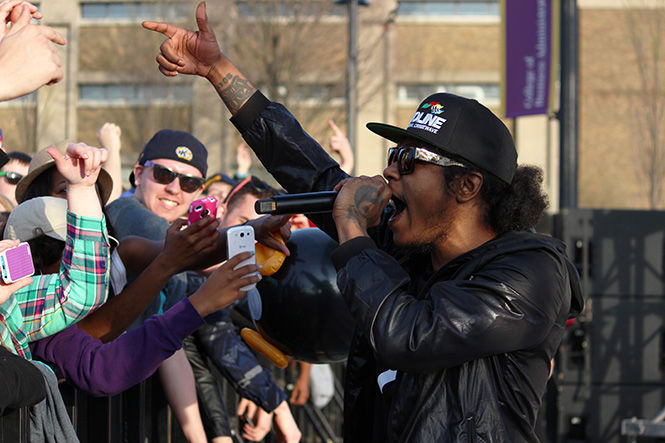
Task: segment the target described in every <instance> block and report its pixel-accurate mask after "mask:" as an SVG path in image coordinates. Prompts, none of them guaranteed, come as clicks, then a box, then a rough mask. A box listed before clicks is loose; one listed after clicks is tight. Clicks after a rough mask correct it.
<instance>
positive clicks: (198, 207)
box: [194, 205, 203, 212]
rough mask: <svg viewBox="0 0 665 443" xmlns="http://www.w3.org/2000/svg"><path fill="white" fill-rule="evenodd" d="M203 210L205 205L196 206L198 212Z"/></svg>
mask: <svg viewBox="0 0 665 443" xmlns="http://www.w3.org/2000/svg"><path fill="white" fill-rule="evenodd" d="M201 209H203V205H196V208H194V210H195V211H196V212H199V211H200V210H201Z"/></svg>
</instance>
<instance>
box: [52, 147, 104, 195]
mask: <svg viewBox="0 0 665 443" xmlns="http://www.w3.org/2000/svg"><path fill="white" fill-rule="evenodd" d="M47 151H48V153H49V155H50V156H51V157H52V158H53V160H54V161H55V167H56V168H57V169H58V172H60V173H61V174H62V176H63V177H64V178H65V179H66V180H67V183H68V184H69V185H70V186H71V185H80V186H94V185H95V183H96V182H97V176H98V175H99V171H100V170H101V169H102V164H103V163H104V162H105V161H106V158H107V157H108V152H107V151H106V149H100V148H93V147H92V146H88V145H86V144H85V143H70V144H69V146H67V150H66V151H65V155H64V156H63V155H62V154H61V153H60V152H58V150H57V149H55V148H48V150H47Z"/></svg>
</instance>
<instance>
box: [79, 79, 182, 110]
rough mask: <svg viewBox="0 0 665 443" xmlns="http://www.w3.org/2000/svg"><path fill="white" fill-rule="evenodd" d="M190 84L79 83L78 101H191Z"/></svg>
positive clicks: (123, 103)
mask: <svg viewBox="0 0 665 443" xmlns="http://www.w3.org/2000/svg"><path fill="white" fill-rule="evenodd" d="M192 94H193V91H192V85H191V84H190V83H187V84H171V85H148V84H132V83H117V84H116V83H107V84H86V85H79V103H80V104H82V105H94V106H100V105H104V106H128V105H129V106H132V105H147V104H150V105H159V104H165V105H166V104H182V105H189V104H191V103H192Z"/></svg>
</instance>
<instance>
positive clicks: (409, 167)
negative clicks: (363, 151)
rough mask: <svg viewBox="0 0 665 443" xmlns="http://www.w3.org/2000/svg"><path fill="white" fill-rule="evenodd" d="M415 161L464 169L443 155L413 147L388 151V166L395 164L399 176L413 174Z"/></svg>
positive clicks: (460, 164)
mask: <svg viewBox="0 0 665 443" xmlns="http://www.w3.org/2000/svg"><path fill="white" fill-rule="evenodd" d="M416 160H418V161H421V162H426V163H432V164H435V165H439V166H459V167H462V168H465V167H466V166H464V165H463V164H462V163H459V162H456V161H455V160H451V159H449V158H448V157H444V156H443V155H439V154H436V153H434V152H432V151H428V150H427V149H424V148H417V147H415V146H406V147H399V146H395V147H394V148H390V149H389V150H388V166H390V165H392V164H393V163H395V162H397V171H398V172H399V174H400V175H407V174H411V173H412V172H413V168H415V166H416Z"/></svg>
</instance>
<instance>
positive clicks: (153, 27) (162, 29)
mask: <svg viewBox="0 0 665 443" xmlns="http://www.w3.org/2000/svg"><path fill="white" fill-rule="evenodd" d="M141 26H143V27H144V28H145V29H147V30H149V31H155V32H159V33H161V34H164V35H165V36H167V37H168V38H171V37H173V36H174V35H175V33H176V31H177V28H176V27H175V26H173V25H169V24H168V23H164V22H150V21H146V22H142V23H141Z"/></svg>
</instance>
